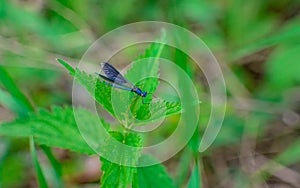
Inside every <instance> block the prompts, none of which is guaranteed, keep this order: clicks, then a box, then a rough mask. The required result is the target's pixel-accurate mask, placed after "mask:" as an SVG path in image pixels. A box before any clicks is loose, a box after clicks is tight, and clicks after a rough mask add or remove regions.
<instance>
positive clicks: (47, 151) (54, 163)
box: [40, 145, 64, 188]
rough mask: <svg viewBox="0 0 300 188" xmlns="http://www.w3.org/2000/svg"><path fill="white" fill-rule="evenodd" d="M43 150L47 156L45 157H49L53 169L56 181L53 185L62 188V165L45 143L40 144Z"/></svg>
mask: <svg viewBox="0 0 300 188" xmlns="http://www.w3.org/2000/svg"><path fill="white" fill-rule="evenodd" d="M40 147H41V148H42V150H43V152H44V153H45V155H46V156H47V158H48V159H49V161H50V163H51V165H52V167H53V170H54V180H55V182H56V185H55V187H58V188H62V187H64V184H63V181H62V178H61V177H62V167H61V164H60V163H59V162H58V161H57V160H56V158H55V157H54V155H53V153H52V151H51V150H50V148H49V147H47V146H45V145H41V146H40Z"/></svg>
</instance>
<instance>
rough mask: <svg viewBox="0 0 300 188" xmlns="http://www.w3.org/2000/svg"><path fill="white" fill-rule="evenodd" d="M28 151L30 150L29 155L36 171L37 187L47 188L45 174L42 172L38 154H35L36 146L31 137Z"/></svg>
mask: <svg viewBox="0 0 300 188" xmlns="http://www.w3.org/2000/svg"><path fill="white" fill-rule="evenodd" d="M30 152H31V156H32V162H33V164H34V167H35V170H36V172H37V177H38V183H39V187H41V188H47V187H48V185H47V183H46V179H45V176H44V174H43V172H42V169H41V166H40V163H39V161H38V156H37V153H36V148H35V144H34V139H33V137H31V138H30Z"/></svg>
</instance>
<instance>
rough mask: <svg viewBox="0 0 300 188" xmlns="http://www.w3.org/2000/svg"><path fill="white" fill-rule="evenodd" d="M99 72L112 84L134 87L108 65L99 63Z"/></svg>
mask: <svg viewBox="0 0 300 188" xmlns="http://www.w3.org/2000/svg"><path fill="white" fill-rule="evenodd" d="M101 70H102V71H103V73H104V74H105V75H106V76H107V78H109V79H110V80H111V81H112V82H114V83H116V84H118V85H123V86H127V87H131V88H132V87H134V86H133V84H132V83H131V82H129V81H128V80H127V79H126V78H124V77H123V76H122V74H121V73H120V72H119V71H118V70H117V69H115V68H114V67H113V66H112V65H110V64H109V63H101Z"/></svg>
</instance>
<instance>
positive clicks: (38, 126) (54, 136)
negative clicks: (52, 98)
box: [0, 107, 98, 155]
mask: <svg viewBox="0 0 300 188" xmlns="http://www.w3.org/2000/svg"><path fill="white" fill-rule="evenodd" d="M73 111H76V114H77V115H79V117H78V118H83V119H84V120H86V119H90V121H86V123H87V124H88V123H93V118H98V117H97V116H95V115H92V114H91V112H89V111H87V110H84V109H81V108H74V109H73V108H71V107H66V108H61V107H53V108H52V110H51V111H46V110H43V109H41V110H39V112H38V113H36V114H30V115H29V117H28V118H20V119H17V120H16V121H14V122H9V123H4V124H2V125H1V126H0V135H5V136H10V137H30V136H33V137H34V139H35V141H36V142H37V143H38V144H42V145H46V146H51V147H59V148H65V149H69V150H72V151H75V152H78V153H84V154H89V155H90V154H95V152H94V151H93V150H92V149H91V148H90V147H89V146H88V145H87V144H86V142H85V140H84V139H83V138H82V136H81V134H80V132H79V130H78V127H77V123H76V120H75V118H74V114H73ZM90 134H91V135H92V134H93V133H90Z"/></svg>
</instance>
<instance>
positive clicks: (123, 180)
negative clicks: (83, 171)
mask: <svg viewBox="0 0 300 188" xmlns="http://www.w3.org/2000/svg"><path fill="white" fill-rule="evenodd" d="M110 135H111V136H112V137H113V138H115V139H116V140H118V141H119V142H121V143H123V144H126V145H129V146H134V147H140V146H142V142H141V138H140V137H139V136H138V135H137V134H135V133H125V134H122V133H120V132H110ZM110 149H111V150H112V151H111V152H119V151H114V150H113V149H112V148H110ZM124 157H125V158H126V157H128V156H124ZM100 160H101V161H102V167H101V170H102V171H103V175H102V177H101V187H128V186H129V185H130V184H131V182H132V178H133V175H134V173H136V168H135V167H128V166H122V165H118V164H115V163H112V162H110V161H108V160H106V159H104V158H102V157H101V158H100ZM128 160H130V159H128Z"/></svg>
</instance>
